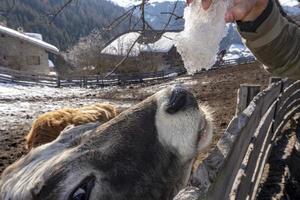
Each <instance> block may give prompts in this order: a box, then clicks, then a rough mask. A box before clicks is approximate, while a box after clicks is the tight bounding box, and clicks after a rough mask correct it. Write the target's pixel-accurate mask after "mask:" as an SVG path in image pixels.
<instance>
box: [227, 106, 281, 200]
mask: <svg viewBox="0 0 300 200" xmlns="http://www.w3.org/2000/svg"><path fill="white" fill-rule="evenodd" d="M276 103H277V102H276V101H275V102H274V103H273V105H272V106H271V107H270V109H269V110H268V111H267V113H266V114H265V116H264V117H263V119H262V120H261V121H260V124H259V126H258V128H257V130H256V133H255V134H254V136H253V137H252V139H251V143H250V145H249V147H248V150H247V153H246V156H245V157H244V159H243V162H242V165H241V167H240V170H239V173H238V175H237V176H236V178H235V183H234V186H235V187H234V188H233V190H232V192H231V197H234V198H233V199H246V197H247V196H248V194H251V191H253V188H254V185H253V181H254V180H257V179H258V178H259V177H257V169H260V168H261V155H264V153H265V151H266V149H265V147H266V145H265V144H269V142H270V141H271V138H272V137H273V134H272V132H271V131H268V130H271V127H272V125H273V123H272V122H273V117H274V113H275V108H276ZM253 177H254V178H253ZM253 179H254V180H253Z"/></svg>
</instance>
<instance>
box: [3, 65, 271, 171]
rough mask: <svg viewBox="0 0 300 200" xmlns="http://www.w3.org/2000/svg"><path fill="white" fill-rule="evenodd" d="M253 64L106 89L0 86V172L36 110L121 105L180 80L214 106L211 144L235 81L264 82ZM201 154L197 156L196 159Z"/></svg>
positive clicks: (230, 109)
mask: <svg viewBox="0 0 300 200" xmlns="http://www.w3.org/2000/svg"><path fill="white" fill-rule="evenodd" d="M269 76H270V75H269V74H268V73H266V72H265V71H264V70H263V69H262V68H261V66H260V64H258V63H254V64H249V65H241V66H236V67H228V68H223V69H218V70H214V71H208V72H203V73H201V74H197V75H195V76H193V77H190V76H181V77H178V78H176V79H173V80H168V81H155V82H151V83H145V84H137V85H130V86H123V87H122V86H118V87H117V86H116V87H107V88H90V89H82V88H64V89H56V88H47V87H20V86H15V85H0V173H2V171H3V170H4V169H5V168H6V167H7V166H8V165H9V164H11V163H12V162H14V161H16V160H17V159H18V158H20V157H21V156H22V155H24V154H26V149H25V148H24V147H25V141H24V137H25V135H26V134H27V133H28V131H29V129H30V125H31V123H32V122H33V120H34V119H35V118H36V117H37V116H38V115H40V114H41V113H44V112H47V111H50V110H54V109H58V108H62V107H77V106H81V105H87V104H92V103H95V102H110V103H113V104H115V105H116V106H118V107H119V108H120V110H123V109H125V108H127V107H130V106H131V105H134V104H136V103H138V102H139V101H141V100H143V99H145V98H146V97H147V96H149V95H151V94H153V93H154V92H156V91H158V90H160V89H162V88H164V87H166V86H168V85H175V84H183V85H185V86H186V87H188V88H190V89H191V90H192V91H193V93H194V94H195V95H196V98H197V99H198V101H199V103H202V104H206V105H208V106H210V107H211V108H212V110H213V111H214V121H215V138H214V143H213V144H212V147H213V145H214V144H216V142H217V140H218V139H219V138H220V136H221V135H222V134H223V132H224V129H225V128H226V127H227V125H228V123H229V122H230V120H231V118H232V117H233V115H234V112H235V107H236V94H237V89H238V88H239V85H240V84H244V83H249V84H260V85H262V88H264V87H266V86H267V84H268V81H269ZM204 156H205V154H202V155H200V156H199V159H200V160H202V159H203V157H204Z"/></svg>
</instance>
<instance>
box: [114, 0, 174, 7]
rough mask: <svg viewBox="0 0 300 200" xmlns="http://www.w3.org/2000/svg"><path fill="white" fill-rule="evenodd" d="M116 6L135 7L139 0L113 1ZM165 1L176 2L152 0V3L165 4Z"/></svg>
mask: <svg viewBox="0 0 300 200" xmlns="http://www.w3.org/2000/svg"><path fill="white" fill-rule="evenodd" d="M111 1H112V2H114V3H115V4H117V5H119V6H122V7H129V6H132V5H134V4H135V3H139V2H141V1H139V0H111ZM164 1H176V0H150V3H153V2H164Z"/></svg>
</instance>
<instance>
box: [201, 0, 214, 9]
mask: <svg viewBox="0 0 300 200" xmlns="http://www.w3.org/2000/svg"><path fill="white" fill-rule="evenodd" d="M201 3H202V7H203V9H204V10H207V9H208V8H209V7H210V5H211V3H212V0H202V2H201Z"/></svg>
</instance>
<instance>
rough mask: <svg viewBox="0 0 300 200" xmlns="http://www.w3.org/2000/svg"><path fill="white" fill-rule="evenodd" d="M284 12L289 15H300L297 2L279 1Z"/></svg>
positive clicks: (296, 0)
mask: <svg viewBox="0 0 300 200" xmlns="http://www.w3.org/2000/svg"><path fill="white" fill-rule="evenodd" d="M279 2H280V3H281V5H282V7H283V9H284V11H285V12H287V13H288V14H289V15H292V16H295V15H300V7H299V2H298V0H279Z"/></svg>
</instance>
